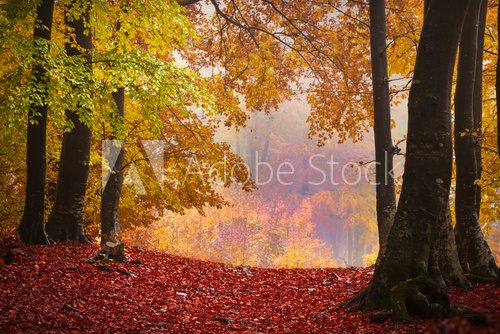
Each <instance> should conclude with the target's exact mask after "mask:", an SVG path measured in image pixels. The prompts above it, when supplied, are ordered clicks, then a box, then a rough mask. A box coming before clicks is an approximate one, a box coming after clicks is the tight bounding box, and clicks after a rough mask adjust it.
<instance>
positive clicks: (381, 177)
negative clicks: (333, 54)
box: [370, 0, 396, 254]
mask: <svg viewBox="0 0 500 334" xmlns="http://www.w3.org/2000/svg"><path fill="white" fill-rule="evenodd" d="M370 45H371V63H372V82H373V107H374V134H375V159H376V171H375V173H376V182H377V186H376V193H377V195H376V196H377V225H378V234H379V245H380V250H379V253H380V254H382V253H383V252H384V251H385V249H386V245H387V238H388V236H389V231H390V229H391V226H392V222H393V220H394V214H395V212H396V191H395V188H394V177H393V175H392V169H393V155H394V151H393V144H392V137H391V111H390V101H389V82H388V79H389V78H388V74H387V54H386V48H387V44H386V22H385V0H370Z"/></svg>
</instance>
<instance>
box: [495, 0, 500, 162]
mask: <svg viewBox="0 0 500 334" xmlns="http://www.w3.org/2000/svg"><path fill="white" fill-rule="evenodd" d="M497 10H498V14H497V40H498V38H499V37H500V1H499V2H498V8H497ZM497 44H498V49H497V70H496V85H495V86H496V99H497V153H498V155H499V156H500V112H499V109H500V105H499V103H498V98H499V96H500V43H497Z"/></svg>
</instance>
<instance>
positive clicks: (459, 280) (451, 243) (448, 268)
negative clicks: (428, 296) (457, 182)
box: [439, 205, 469, 288]
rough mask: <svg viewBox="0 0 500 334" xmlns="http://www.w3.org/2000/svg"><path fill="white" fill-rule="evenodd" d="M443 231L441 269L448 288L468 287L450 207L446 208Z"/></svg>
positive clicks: (440, 250)
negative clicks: (459, 255) (458, 251)
mask: <svg viewBox="0 0 500 334" xmlns="http://www.w3.org/2000/svg"><path fill="white" fill-rule="evenodd" d="M441 219H443V220H444V222H443V223H442V224H443V228H444V229H443V230H442V231H441V233H440V244H439V269H440V271H441V277H442V278H443V279H444V282H445V284H446V285H447V286H452V285H453V286H458V287H462V288H465V287H468V286H469V281H468V280H467V278H466V277H465V275H464V272H463V270H462V266H461V264H460V260H459V258H458V253H457V245H456V242H455V233H453V226H452V221H451V212H450V206H449V205H448V207H447V208H446V211H445V212H444V215H443V216H442V218H441Z"/></svg>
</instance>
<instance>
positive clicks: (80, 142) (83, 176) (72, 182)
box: [47, 3, 92, 243]
mask: <svg viewBox="0 0 500 334" xmlns="http://www.w3.org/2000/svg"><path fill="white" fill-rule="evenodd" d="M90 9H91V4H90V3H88V4H87V8H86V10H85V12H84V15H83V16H82V17H80V18H78V19H71V20H70V19H68V17H66V25H67V26H68V27H70V28H71V29H73V30H74V33H75V39H76V43H77V44H78V45H79V46H80V47H81V48H82V49H83V50H84V52H85V59H86V61H87V63H88V65H87V68H86V71H88V72H89V73H92V65H91V62H92V55H91V54H90V51H91V50H92V35H91V32H90V30H89V29H86V28H85V24H86V23H89V22H90ZM65 48H66V53H67V55H68V56H72V57H75V56H80V55H82V51H80V49H78V48H77V47H75V46H74V45H72V43H70V42H67V43H66V45H65ZM74 89H75V90H78V87H77V86H75V87H74ZM81 113H91V110H89V109H85V110H82V111H81ZM66 117H67V118H68V119H69V120H70V121H71V122H72V123H73V126H74V127H73V129H72V130H71V131H70V132H66V133H64V135H63V141H62V150H61V157H60V160H59V176H58V181H57V190H56V198H55V202H54V209H53V211H52V214H51V216H50V218H49V221H48V223H47V233H48V234H49V236H50V237H51V238H52V239H53V240H54V241H56V242H65V241H77V242H83V243H88V242H89V240H88V239H87V237H86V236H85V234H84V231H83V212H84V205H85V191H86V189H87V179H88V175H89V159H90V144H91V131H90V129H89V127H88V126H87V125H85V124H83V123H82V122H81V121H80V119H79V116H78V115H77V114H76V112H75V111H74V110H66Z"/></svg>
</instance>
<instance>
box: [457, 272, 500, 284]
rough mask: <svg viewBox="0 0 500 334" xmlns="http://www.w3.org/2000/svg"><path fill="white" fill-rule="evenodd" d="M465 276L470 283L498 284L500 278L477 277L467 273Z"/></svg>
mask: <svg viewBox="0 0 500 334" xmlns="http://www.w3.org/2000/svg"><path fill="white" fill-rule="evenodd" d="M465 276H466V277H467V278H468V279H469V281H470V282H471V283H496V284H499V283H500V277H499V276H497V277H495V276H483V275H477V274H472V273H468V274H465Z"/></svg>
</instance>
